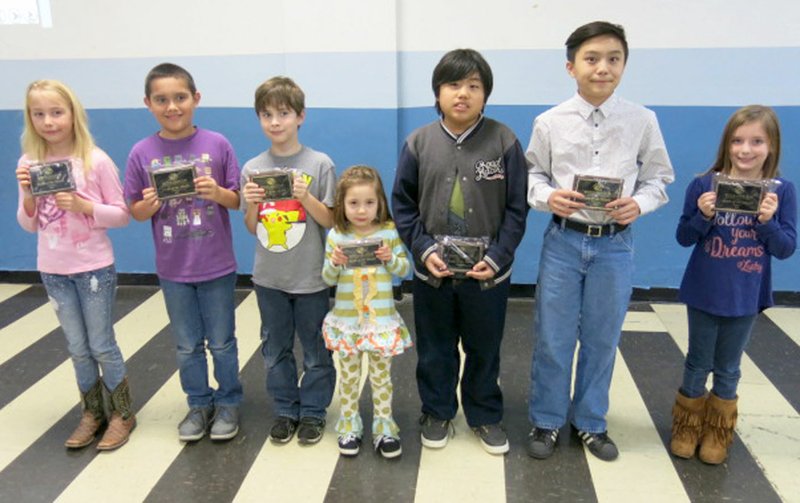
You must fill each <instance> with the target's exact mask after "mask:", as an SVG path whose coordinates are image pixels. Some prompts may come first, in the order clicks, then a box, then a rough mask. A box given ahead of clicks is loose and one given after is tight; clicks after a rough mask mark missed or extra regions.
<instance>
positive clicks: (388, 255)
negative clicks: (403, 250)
mask: <svg viewBox="0 0 800 503" xmlns="http://www.w3.org/2000/svg"><path fill="white" fill-rule="evenodd" d="M375 256H376V257H378V260H380V261H381V262H383V263H384V264H385V263H386V262H391V260H392V249H391V248H389V246H388V245H386V244H385V243H384V244H382V245H380V246H379V247H378V249H377V250H375Z"/></svg>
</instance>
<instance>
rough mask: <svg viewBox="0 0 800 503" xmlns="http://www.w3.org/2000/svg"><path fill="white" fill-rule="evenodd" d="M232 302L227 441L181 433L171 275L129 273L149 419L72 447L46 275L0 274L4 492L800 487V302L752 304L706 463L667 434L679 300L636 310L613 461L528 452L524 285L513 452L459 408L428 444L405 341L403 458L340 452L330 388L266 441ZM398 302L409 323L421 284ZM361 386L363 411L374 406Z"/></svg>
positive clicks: (509, 383)
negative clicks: (736, 373) (719, 433)
mask: <svg viewBox="0 0 800 503" xmlns="http://www.w3.org/2000/svg"><path fill="white" fill-rule="evenodd" d="M237 303H238V304H237V306H238V307H237V311H236V321H237V330H238V332H237V333H238V337H239V359H240V365H241V376H242V381H243V384H244V387H245V402H244V403H243V405H242V423H241V431H240V433H239V436H238V437H236V438H235V439H234V440H232V441H230V442H225V443H213V442H211V441H209V440H208V439H204V440H202V441H200V442H197V443H194V444H190V445H184V444H182V443H180V442H179V441H178V439H177V431H176V425H177V423H178V421H180V419H181V418H182V417H183V415H184V414H185V412H186V405H185V399H184V396H183V393H182V391H181V388H180V383H179V381H178V376H177V373H176V368H175V358H174V350H173V348H172V344H171V342H170V338H169V324H168V319H167V315H166V311H165V308H164V302H163V298H162V296H161V292H160V291H159V290H158V289H157V288H154V287H121V288H120V289H119V293H118V298H117V306H116V309H115V320H116V325H115V328H116V331H117V338H118V341H119V343H120V346H121V349H122V352H123V354H124V355H125V356H126V357H127V358H128V361H127V362H128V371H129V379H130V383H131V389H132V391H133V395H134V401H135V406H136V409H137V417H138V427H137V428H136V430H135V431H134V433H133V435H132V437H131V440H130V442H129V443H128V445H126V446H124V447H123V448H121V449H119V450H118V451H116V452H112V453H101V454H99V453H97V451H96V450H95V449H94V448H93V447H90V448H87V449H83V450H80V451H67V450H66V449H64V447H63V442H64V439H65V438H66V437H67V436H68V435H69V433H70V431H71V430H72V428H73V427H74V426H75V424H76V422H77V420H78V417H79V405H78V396H77V390H76V386H75V379H74V376H73V370H72V365H71V362H70V360H69V358H68V354H67V351H66V345H65V342H64V338H63V335H62V334H61V331H60V328H59V327H58V322H57V320H56V318H55V315H54V314H53V310H52V309H51V307H50V306H49V305H48V304H47V298H46V294H45V292H44V290H43V288H42V287H41V285H16V284H0V501H14V502H16V501H24V502H28V501H33V502H36V501H80V502H86V501H100V500H109V501H122V502H127V501H169V502H172V503H177V502H184V501H186V502H189V501H191V502H202V501H213V502H227V501H237V502H250V501H298V502H321V501H326V502H339V501H342V502H360V501H365V502H372V501H378V502H381V503H384V502H386V503H388V502H395V501H397V502H412V501H416V502H422V503H426V502H437V503H438V502H450V501H454V502H459V503H466V502H472V501H476V502H503V501H509V502H529V501H587V502H593V501H598V502H626V501H636V502H639V501H648V502H651V501H665V502H680V501H691V502H705V501H709V502H710V501H748V502H751V501H752V502H772V501H787V502H791V501H800V433H798V432H800V415H799V414H798V411H800V365H799V364H798V362H800V323H798V321H800V309H797V308H774V309H770V310H768V311H767V312H765V313H764V314H763V315H762V316H760V317H759V319H758V322H757V325H756V329H755V332H754V337H753V340H752V342H751V344H750V346H749V348H748V350H747V353H746V355H745V357H744V359H743V362H742V374H743V378H742V381H741V385H740V396H741V399H740V401H739V423H738V426H737V431H736V439H735V442H734V445H733V447H732V448H731V451H730V457H729V460H728V461H727V462H726V463H724V464H723V465H721V466H718V467H710V466H705V465H703V464H702V463H700V462H699V461H697V460H696V459H695V460H688V461H687V460H678V459H675V458H672V457H671V456H670V455H669V454H668V452H667V449H666V447H665V445H666V443H667V442H668V440H669V433H670V432H669V429H670V410H671V405H672V401H673V399H674V392H675V388H676V386H677V385H678V382H679V379H680V376H681V370H682V359H683V355H684V353H685V351H686V346H687V334H686V313H685V309H684V308H683V306H681V305H676V304H649V303H635V304H633V305H632V306H631V308H630V310H629V312H628V317H627V319H626V323H625V327H624V333H623V336H622V342H621V343H620V348H619V354H618V357H617V366H616V371H615V374H614V382H613V385H612V389H611V395H612V396H611V412H610V414H609V417H608V420H609V431H610V433H611V435H612V436H613V438H614V439H615V440H616V442H617V444H618V445H619V447H620V451H621V455H620V458H619V459H618V460H617V461H615V462H613V463H604V462H602V461H599V460H597V459H595V458H594V457H592V456H591V455H587V454H588V453H587V452H585V451H584V449H583V447H582V446H581V444H580V442H579V441H578V439H577V438H576V437H575V436H574V435H573V434H571V432H570V431H569V430H568V429H565V430H564V431H563V432H562V435H561V436H560V438H559V445H558V449H557V450H556V453H555V455H554V456H553V457H552V458H551V459H549V460H547V461H536V460H533V459H530V458H528V457H527V456H526V454H525V450H524V442H525V437H526V435H527V433H528V430H529V424H528V420H527V392H528V383H529V374H530V357H531V351H532V349H531V348H532V328H531V327H532V312H533V305H532V301H531V300H530V299H513V300H511V301H510V303H509V311H508V321H507V327H506V334H505V339H504V343H503V360H502V370H501V381H502V386H503V390H504V393H505V408H506V415H505V417H506V419H505V425H506V428H507V430H508V433H509V438H510V440H511V452H510V453H509V454H508V455H507V456H505V457H494V456H490V455H488V454H486V453H484V452H483V450H482V449H481V448H480V446H479V443H478V441H477V440H476V438H475V437H474V435H473V434H472V433H471V432H470V431H469V430H468V428H467V426H466V422H465V420H464V418H463V416H461V415H459V416H458V417H457V418H456V420H455V427H456V432H457V433H456V436H455V437H454V438H453V439H452V441H451V443H450V444H449V445H448V446H447V448H445V449H443V450H441V451H431V450H428V449H422V448H421V446H420V444H419V441H418V437H417V424H416V421H417V418H418V414H419V397H418V394H417V391H416V385H415V382H414V366H415V364H416V354H415V353H414V352H413V351H411V352H410V353H408V354H406V355H403V356H400V357H398V358H396V359H395V363H394V377H395V379H394V380H395V400H394V409H395V418H396V419H397V421H398V423H399V424H400V427H401V428H402V430H403V432H404V437H403V456H402V458H401V459H400V460H395V461H385V460H382V459H381V458H379V457H378V456H376V455H375V454H374V453H373V452H371V451H370V450H369V449H366V450H365V452H362V454H361V455H360V456H358V457H357V458H355V459H343V458H340V457H339V455H338V452H337V449H336V438H335V433H334V432H333V430H332V425H333V423H334V422H335V418H336V417H337V415H338V407H337V405H336V400H334V404H332V405H331V407H330V409H329V414H328V419H329V423H328V428H327V432H326V435H325V437H324V438H323V440H322V442H321V443H320V444H318V445H316V446H313V447H300V446H299V445H297V444H296V443H291V444H288V445H285V446H274V445H272V444H271V443H270V442H269V441H268V440H267V430H268V427H269V425H270V423H271V422H272V420H273V419H274V416H273V412H272V410H271V406H270V404H269V403H268V401H267V399H266V396H265V389H264V384H265V383H264V381H265V378H264V375H265V373H264V364H263V359H262V357H261V354H260V352H259V339H258V328H259V315H258V309H257V306H256V300H255V295H254V294H253V293H252V292H251V291H250V290H239V291H237ZM398 305H399V307H400V309H401V311H402V313H403V316H404V317H405V318H406V320H407V321H408V322H409V326H410V327H413V320H412V316H413V315H412V313H411V306H412V304H411V299H410V298H408V297H406V299H404V300H403V301H402V302H400V303H399V304H398ZM368 388H369V387H368V386H367V388H366V389H365V391H364V393H363V397H362V411H364V423H365V424H370V422H371V414H370V412H369V408H370V407H369V403H370V396H369V390H368ZM367 440H368V439H367ZM365 445H367V446H369V442H368V441H367V442H366V444H365Z"/></svg>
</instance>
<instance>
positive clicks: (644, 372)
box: [611, 332, 780, 503]
mask: <svg viewBox="0 0 800 503" xmlns="http://www.w3.org/2000/svg"><path fill="white" fill-rule="evenodd" d="M620 351H621V352H622V356H623V358H624V363H625V364H627V366H628V369H629V370H630V372H631V374H632V375H633V379H634V381H635V382H636V386H637V388H638V389H639V393H640V394H641V396H642V399H643V400H644V403H645V405H646V406H647V410H648V412H649V413H650V417H651V418H652V420H653V423H654V424H655V427H656V430H657V431H658V434H659V436H660V437H661V441H662V443H663V444H664V449H666V450H669V440H670V435H671V428H672V404H673V403H674V401H675V392H676V390H677V388H678V386H679V385H680V380H681V376H682V372H683V360H684V358H683V354H682V353H681V351H680V349H679V348H678V346H677V345H676V344H675V341H674V340H673V339H672V337H670V336H669V334H666V333H641V332H624V333H623V334H622V340H621V342H620ZM620 364H623V362H621V361H617V365H620ZM611 406H612V407H613V406H614V405H613V403H612V404H611ZM612 434H613V432H612ZM620 455H621V456H624V455H625V453H624V452H622V453H620ZM671 460H672V464H673V466H674V467H675V470H676V471H677V473H678V475H679V476H680V479H681V481H682V482H683V484H684V488H685V489H686V493H687V494H688V495H689V499H690V500H691V501H693V502H705V501H709V502H710V501H721V500H736V501H758V502H760V503H766V502H771V501H780V497H779V496H778V495H777V493H775V490H774V489H773V488H772V486H771V485H770V483H769V481H768V480H767V479H766V477H765V476H764V473H763V472H762V471H761V468H760V467H759V465H758V463H757V462H756V461H755V460H754V459H753V457H752V456H751V455H750V453H749V451H748V450H747V448H746V447H745V446H744V444H743V443H742V440H741V439H740V438H739V436H738V435H736V436H735V438H734V442H733V445H732V446H731V448H730V449H729V453H728V461H726V462H725V463H723V464H721V465H718V466H709V465H705V464H703V463H702V462H700V461H699V460H698V459H697V458H694V459H690V460H684V459H679V458H676V457H674V456H671Z"/></svg>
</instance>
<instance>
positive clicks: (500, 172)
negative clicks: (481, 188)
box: [475, 155, 506, 182]
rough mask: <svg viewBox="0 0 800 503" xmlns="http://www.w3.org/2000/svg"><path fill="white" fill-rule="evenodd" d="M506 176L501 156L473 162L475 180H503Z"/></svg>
mask: <svg viewBox="0 0 800 503" xmlns="http://www.w3.org/2000/svg"><path fill="white" fill-rule="evenodd" d="M505 177H506V170H505V168H503V156H502V155H501V156H499V157H498V158H497V159H494V160H491V161H483V160H481V161H478V162H476V163H475V181H476V182H480V181H481V180H503V179H505Z"/></svg>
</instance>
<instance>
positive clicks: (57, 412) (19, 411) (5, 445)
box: [0, 292, 167, 470]
mask: <svg viewBox="0 0 800 503" xmlns="http://www.w3.org/2000/svg"><path fill="white" fill-rule="evenodd" d="M43 307H46V308H48V309H49V310H50V311H52V308H50V306H49V305H47V306H43ZM166 323H167V320H166V312H164V301H163V300H162V299H161V294H160V292H159V293H158V294H156V295H154V296H152V297H150V298H149V299H148V300H146V301H145V302H143V303H142V305H141V306H140V307H139V308H137V309H136V310H134V311H132V312H131V313H129V314H128V315H127V316H125V317H124V318H122V319H121V320H120V321H119V322H117V324H116V325H114V328H115V330H116V333H117V342H118V343H119V346H120V349H121V350H122V354H123V355H124V356H126V357H130V355H132V354H133V353H135V352H136V351H138V350H139V348H141V347H142V346H143V345H144V344H145V343H146V342H147V341H148V340H150V338H151V337H152V336H153V335H154V334H156V333H157V332H158V331H159V330H161V329H162V328H163V327H164V326H165V325H166ZM132 391H133V394H134V396H135V394H136V390H132ZM76 403H78V390H77V386H76V385H75V373H74V371H73V367H72V361H71V360H69V359H67V360H66V361H65V362H64V363H62V364H61V365H59V366H58V367H56V368H55V369H53V370H52V371H51V372H50V373H49V374H47V375H46V376H44V377H43V378H41V379H40V380H39V381H38V382H36V383H35V384H34V385H33V386H31V387H30V388H28V389H27V390H26V391H25V393H23V394H21V395H20V396H18V397H17V398H16V399H15V400H13V401H12V402H11V403H9V404H8V405H6V406H5V407H3V408H2V410H0V446H2V448H0V470H3V469H4V468H5V467H6V466H8V464H9V463H11V462H12V461H13V460H14V459H15V458H16V457H17V456H19V455H20V453H22V452H23V451H24V450H25V449H27V448H28V447H29V446H30V445H31V444H32V443H33V442H34V441H36V439H37V438H39V437H40V436H41V435H42V434H43V433H44V432H46V431H47V430H48V429H49V428H50V427H52V426H53V424H55V423H56V422H57V421H58V420H60V419H61V418H62V417H64V414H66V413H67V412H68V411H69V409H71V408H72V407H74V406H75V404H76ZM75 421H76V424H77V421H78V416H76V417H75ZM65 440H66V439H65Z"/></svg>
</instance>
